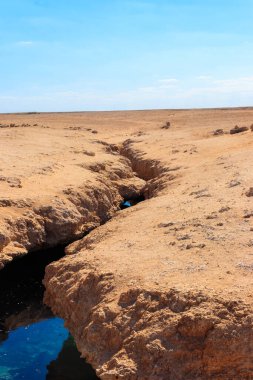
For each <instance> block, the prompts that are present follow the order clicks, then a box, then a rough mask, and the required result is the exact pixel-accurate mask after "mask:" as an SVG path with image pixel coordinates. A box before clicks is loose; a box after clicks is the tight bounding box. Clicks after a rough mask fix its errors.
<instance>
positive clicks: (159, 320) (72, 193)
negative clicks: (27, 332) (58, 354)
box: [0, 108, 253, 380]
mask: <svg viewBox="0 0 253 380" xmlns="http://www.w3.org/2000/svg"><path fill="white" fill-rule="evenodd" d="M252 122H253V109H250V108H246V109H220V110H178V111H176V110H162V111H131V112H101V113H96V112H94V113H73V114H30V115H1V126H0V134H1V145H2V146H1V149H2V155H1V161H0V176H1V178H0V179H1V181H0V206H1V207H0V225H1V235H0V248H1V255H0V262H1V266H2V267H3V266H4V265H6V264H7V263H9V262H10V261H11V260H12V259H13V258H15V257H16V256H22V255H24V254H26V253H27V252H28V251H35V250H38V249H41V248H44V247H51V246H56V245H58V244H66V243H70V242H73V243H72V244H70V245H68V247H67V248H66V257H64V258H62V259H61V260H59V261H57V262H54V263H52V264H50V265H49V266H48V267H47V270H46V275H45V279H44V283H45V286H46V293H45V298H44V299H45V303H46V304H47V305H49V306H50V307H51V308H52V310H53V312H54V313H56V314H57V315H59V316H61V317H63V318H64V319H65V321H66V326H67V327H68V328H69V329H70V332H71V333H72V335H73V336H74V338H75V341H76V343H77V346H78V349H79V351H80V352H81V353H82V355H83V356H84V357H86V358H87V360H88V362H89V363H91V364H92V365H93V367H94V368H95V369H96V371H97V374H98V376H99V377H100V378H101V379H106V380H109V379H110V380H111V379H126V380H128V379H129V380H134V379H139V380H144V379H145V380H146V379H152V380H156V379H166V380H187V379H189V380H190V379H198V380H199V379H201V380H202V379H203V380H204V379H215V380H221V379H224V380H225V379H226V380H234V379H245V380H251V379H253V326H252V321H253V316H252V304H253V299H252V285H253V277H252V274H253V256H252V255H253V203H252V202H253V198H252V194H253V190H252V187H253V177H252V171H251V166H250V162H251V161H252V158H253V149H252V148H253V133H252V129H251V126H252ZM11 124H12V127H11ZM13 125H14V126H15V127H14V126H13ZM235 126H237V127H238V128H235ZM238 129H240V131H238ZM231 130H233V132H232V133H231ZM234 130H235V131H236V132H234ZM139 195H144V196H145V199H146V200H145V201H144V202H141V203H139V204H137V205H136V206H134V207H131V208H128V209H125V210H122V211H120V204H121V202H122V200H123V199H130V198H135V197H138V196H139ZM88 232H89V234H87V233H88Z"/></svg>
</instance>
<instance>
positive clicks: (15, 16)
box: [0, 0, 253, 113]
mask: <svg viewBox="0 0 253 380" xmlns="http://www.w3.org/2000/svg"><path fill="white" fill-rule="evenodd" d="M252 19H253V1H252V0H205V1H204V0H71V1H70V0H0V112H2V113H3V112H43V111H92V110H94V111H96V110H120V109H161V108H166V109H168V108H199V107H234V106H253V27H252Z"/></svg>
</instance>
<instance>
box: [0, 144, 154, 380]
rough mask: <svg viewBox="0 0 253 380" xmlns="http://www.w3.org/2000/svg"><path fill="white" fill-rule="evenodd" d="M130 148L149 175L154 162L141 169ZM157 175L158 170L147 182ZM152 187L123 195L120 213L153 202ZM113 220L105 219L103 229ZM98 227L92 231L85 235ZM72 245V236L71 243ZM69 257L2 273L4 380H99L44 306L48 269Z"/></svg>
mask: <svg viewBox="0 0 253 380" xmlns="http://www.w3.org/2000/svg"><path fill="white" fill-rule="evenodd" d="M126 147H127V143H126V144H125V143H124V148H123V149H122V150H121V152H120V153H119V154H121V155H122V156H124V157H126V158H127V159H128V161H129V165H130V166H131V167H132V169H133V171H134V172H135V176H136V177H138V176H140V177H141V178H144V177H145V175H144V174H143V172H145V171H147V166H148V165H149V162H148V161H147V162H146V161H145V162H143V163H142V164H139V165H137V164H136V160H138V157H136V156H135V154H134V153H133V154H132V155H130V153H129V152H130V150H129V149H127V148H126ZM150 164H152V163H150ZM156 174H157V173H156V172H155V171H154V170H153V169H152V170H151V172H150V173H149V175H148V176H146V180H147V181H149V180H150V179H152V176H153V175H154V176H155V175H156ZM148 187H149V184H148V183H147V182H146V185H145V186H144V187H143V189H141V190H140V191H139V192H137V193H135V195H134V196H132V197H129V196H123V200H122V201H121V203H120V204H119V209H121V210H124V209H126V208H129V207H132V206H134V205H136V204H138V203H139V202H143V201H144V200H145V199H147V198H150V197H151V196H152V191H151V192H150V193H149V194H148ZM126 193H127V192H126ZM147 194H148V195H147ZM108 220H109V218H107V219H105V220H102V221H101V222H100V225H101V224H105V223H106V222H107V221H108ZM98 227H99V226H95V227H92V228H90V229H89V230H87V231H86V232H85V233H84V236H86V235H88V234H89V233H90V232H91V231H92V230H93V229H95V228H98ZM71 240H72V241H73V239H71V237H70V238H69V242H70V241H71ZM63 256H64V246H56V247H54V248H50V249H47V250H43V251H37V252H30V253H28V254H27V255H25V256H23V257H21V258H17V259H14V260H12V262H11V263H9V264H7V265H6V267H5V268H4V269H2V270H1V271H0V378H1V379H6V380H7V379H10V378H11V379H12V380H19V379H21V378H29V379H36V380H37V379H38V380H39V379H41V380H42V379H47V380H56V379H59V378H61V379H62V380H64V379H65V378H66V379H68V380H71V379H73V380H86V379H89V380H92V379H94V380H95V379H98V378H97V376H96V374H95V371H94V370H93V369H92V368H91V366H90V365H89V364H87V363H86V362H85V360H83V359H81V358H80V354H79V352H78V351H77V348H76V345H75V342H74V340H73V338H72V337H71V335H70V334H69V332H68V330H67V329H66V328H65V327H64V321H63V320H62V319H60V318H57V317H55V316H54V315H53V314H52V312H51V310H50V309H49V308H48V307H46V306H45V305H44V304H43V294H44V290H45V289H44V286H43V284H42V280H43V277H44V272H45V268H46V266H47V265H48V264H49V263H51V262H53V261H56V260H59V259H60V258H62V257H63Z"/></svg>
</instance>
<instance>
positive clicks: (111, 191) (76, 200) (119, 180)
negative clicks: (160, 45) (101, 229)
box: [0, 156, 146, 269]
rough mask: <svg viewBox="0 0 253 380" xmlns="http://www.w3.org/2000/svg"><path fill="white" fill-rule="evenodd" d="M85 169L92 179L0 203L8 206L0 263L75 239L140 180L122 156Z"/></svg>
mask: <svg viewBox="0 0 253 380" xmlns="http://www.w3.org/2000/svg"><path fill="white" fill-rule="evenodd" d="M86 169H88V170H90V171H91V172H92V173H95V175H96V180H95V183H94V181H93V182H92V183H89V181H86V182H84V184H83V185H82V186H79V187H78V188H65V189H63V190H62V193H61V194H58V195H55V196H53V195H52V197H51V198H50V199H40V200H39V202H38V201H37V200H36V199H26V200H22V199H20V200H13V201H12V200H8V199H6V202H5V203H4V204H2V207H10V208H11V210H12V211H11V212H9V213H8V216H7V217H6V218H5V221H4V224H3V225H1V232H0V251H1V257H0V269H1V268H3V267H4V266H5V265H6V264H7V263H9V262H10V261H12V260H13V259H14V258H16V257H21V256H23V255H25V254H27V253H28V252H31V251H36V250H41V249H46V248H50V247H54V246H57V245H59V244H68V243H70V242H72V241H75V240H77V239H81V238H82V237H83V236H85V234H86V233H88V232H89V231H91V230H92V229H94V228H96V227H98V226H99V225H101V224H103V223H105V222H106V221H107V220H109V219H111V218H112V217H113V215H114V214H115V213H116V212H117V211H118V210H119V207H120V204H121V202H122V200H123V199H124V198H134V197H138V196H139V195H140V194H141V193H142V192H143V189H144V186H145V183H146V182H145V181H144V180H143V179H141V178H139V177H138V176H137V175H136V174H135V173H134V172H133V170H132V167H131V162H130V160H129V159H127V158H126V157H123V156H122V157H121V156H120V157H118V160H117V162H116V164H115V163H114V162H111V161H110V160H108V162H105V163H97V164H95V165H87V167H86ZM2 202H3V200H2ZM13 210H15V211H13Z"/></svg>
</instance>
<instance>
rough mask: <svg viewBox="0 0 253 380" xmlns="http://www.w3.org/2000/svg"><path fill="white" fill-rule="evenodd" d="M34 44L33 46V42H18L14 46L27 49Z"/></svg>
mask: <svg viewBox="0 0 253 380" xmlns="http://www.w3.org/2000/svg"><path fill="white" fill-rule="evenodd" d="M34 44H35V42H34V41H18V42H17V43H16V45H18V46H24V47H29V46H32V45H34Z"/></svg>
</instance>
